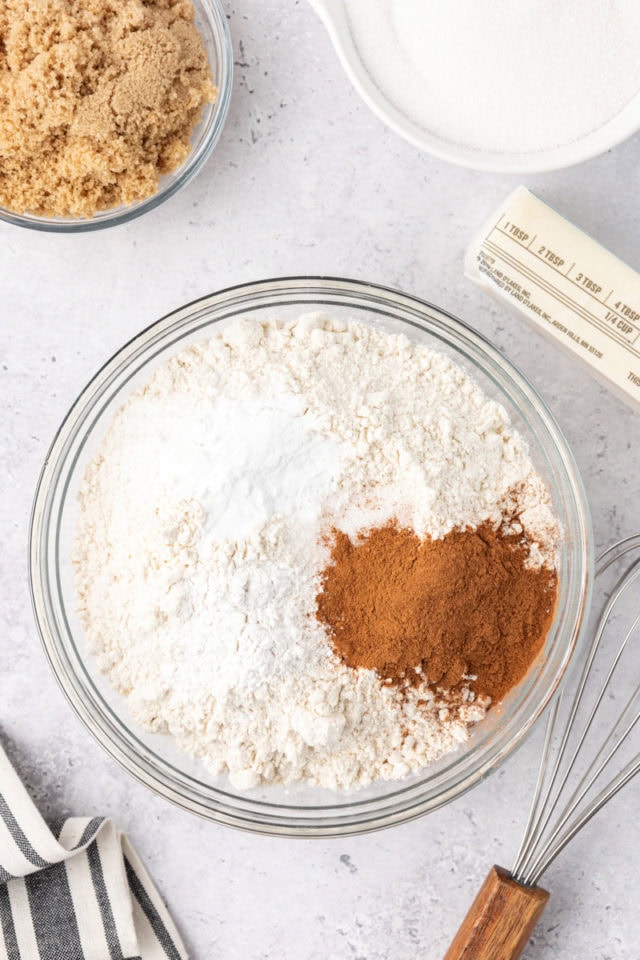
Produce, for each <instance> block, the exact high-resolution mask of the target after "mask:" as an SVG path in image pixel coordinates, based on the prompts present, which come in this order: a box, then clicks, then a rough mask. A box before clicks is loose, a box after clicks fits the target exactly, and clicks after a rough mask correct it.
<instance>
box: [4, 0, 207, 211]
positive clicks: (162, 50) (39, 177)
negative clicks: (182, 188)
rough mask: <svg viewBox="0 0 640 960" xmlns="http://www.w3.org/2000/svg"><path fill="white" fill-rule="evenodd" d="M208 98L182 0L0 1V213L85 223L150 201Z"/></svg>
mask: <svg viewBox="0 0 640 960" xmlns="http://www.w3.org/2000/svg"><path fill="white" fill-rule="evenodd" d="M215 96H216V90H215V88H214V86H213V84H212V80H211V71H210V68H209V62H208V58H207V53H206V50H205V46H204V42H203V39H202V36H201V35H200V33H199V31H198V29H197V27H196V26H195V23H194V9H193V5H192V3H191V0H2V2H0V206H4V207H6V208H8V209H10V210H13V211H15V212H17V213H25V212H29V213H33V214H36V215H38V216H60V217H78V216H84V217H91V216H92V215H94V214H95V213H96V212H97V211H99V210H105V209H110V208H112V207H117V206H119V205H120V204H131V203H133V202H135V201H138V200H141V199H144V198H146V197H149V196H151V195H152V194H154V193H156V192H157V190H158V187H159V182H160V177H161V176H162V175H163V174H166V173H169V172H171V171H172V170H175V169H176V168H177V167H178V166H180V164H181V163H182V162H183V161H184V160H185V158H186V157H187V155H188V153H189V151H190V137H191V133H192V131H193V128H194V127H195V125H196V124H197V122H198V120H199V118H200V116H201V113H202V109H203V106H204V104H205V103H207V102H212V101H213V100H214V99H215Z"/></svg>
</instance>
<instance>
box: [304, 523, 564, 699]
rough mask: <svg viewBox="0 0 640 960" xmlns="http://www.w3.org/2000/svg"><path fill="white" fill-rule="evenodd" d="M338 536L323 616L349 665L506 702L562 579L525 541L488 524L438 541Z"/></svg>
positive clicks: (538, 642)
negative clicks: (533, 559) (532, 556)
mask: <svg viewBox="0 0 640 960" xmlns="http://www.w3.org/2000/svg"><path fill="white" fill-rule="evenodd" d="M334 535H335V542H334V545H333V550H332V554H331V563H330V564H329V566H327V568H326V569H325V570H324V572H323V575H322V592H321V593H320V594H319V595H318V597H317V601H316V602H317V612H316V615H317V617H318V619H319V620H320V621H321V622H322V623H323V624H325V625H326V626H327V628H328V630H329V633H330V636H331V638H332V640H333V643H334V646H335V649H336V652H337V653H338V655H339V656H340V657H341V659H342V660H343V662H344V663H346V664H347V665H348V666H351V667H365V668H368V669H373V670H376V671H377V672H378V673H379V675H380V676H381V678H383V679H385V680H391V681H392V682H394V683H398V684H406V683H407V682H408V683H410V684H412V685H413V684H418V683H422V682H428V683H429V684H431V685H433V686H434V687H437V688H440V689H442V690H447V691H452V690H457V689H461V688H462V687H464V686H468V687H470V688H471V689H472V690H473V692H474V693H475V694H477V695H479V696H482V697H485V696H489V697H491V699H492V700H493V701H499V700H501V699H502V698H503V697H504V696H505V694H506V693H508V691H509V690H510V689H511V688H512V687H514V686H515V685H516V684H517V683H518V682H519V681H520V680H521V679H522V678H523V677H524V675H525V674H526V672H527V670H528V669H529V667H530V666H531V664H532V663H533V661H534V660H535V659H536V657H537V655H538V654H539V652H540V651H541V649H542V647H543V644H544V640H545V637H546V635H547V633H548V631H549V627H550V625H551V621H552V618H553V613H554V608H555V601H556V593H557V578H556V574H555V572H554V571H552V570H549V569H547V568H546V567H533V566H531V565H529V564H527V558H528V555H529V550H528V547H527V545H526V544H523V543H522V542H520V541H519V538H518V537H516V536H514V535H508V534H505V533H503V532H501V531H499V530H495V529H493V527H492V526H491V524H488V523H485V524H483V525H481V526H479V527H478V528H476V529H475V530H463V531H459V530H458V531H453V532H451V533H449V534H447V535H446V536H445V537H443V538H442V539H440V540H432V539H430V538H426V539H424V540H421V539H419V538H418V537H417V536H416V534H415V533H413V532H412V531H411V530H406V529H399V528H398V527H397V526H396V525H393V524H389V525H387V526H385V527H381V528H379V529H376V530H373V531H371V532H369V533H368V534H367V535H366V536H363V537H361V538H360V539H358V540H357V541H356V542H355V543H353V542H352V541H351V540H350V539H349V537H348V536H346V534H344V533H342V532H340V531H334ZM470 676H473V677H475V678H476V679H475V680H473V681H469V679H468V678H469V677H470Z"/></svg>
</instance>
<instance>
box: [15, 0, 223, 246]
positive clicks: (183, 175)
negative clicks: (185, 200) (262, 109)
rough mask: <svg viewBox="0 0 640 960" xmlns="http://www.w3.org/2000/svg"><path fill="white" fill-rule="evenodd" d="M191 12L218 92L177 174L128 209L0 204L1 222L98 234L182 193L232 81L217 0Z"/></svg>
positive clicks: (198, 0) (206, 149) (214, 130)
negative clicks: (69, 214)
mask: <svg viewBox="0 0 640 960" xmlns="http://www.w3.org/2000/svg"><path fill="white" fill-rule="evenodd" d="M193 6H194V8H195V14H196V19H195V22H196V26H197V27H198V29H199V30H200V33H201V34H202V37H203V39H204V45H205V48H206V51H207V56H208V57H209V64H210V66H211V74H212V76H213V83H214V85H215V86H216V87H217V88H218V96H217V98H216V101H215V103H208V104H205V106H204V109H203V111H202V117H201V119H200V122H199V123H198V125H197V126H196V127H195V129H194V131H193V133H192V135H191V152H190V153H189V156H188V157H187V158H186V160H185V161H184V163H182V164H181V165H180V166H179V167H178V169H177V170H174V171H173V173H168V174H166V175H165V176H163V177H162V178H161V180H160V186H159V188H158V191H157V192H156V193H154V194H153V196H151V197H147V198H146V199H145V200H139V201H138V202H137V203H132V204H130V205H129V206H119V207H113V208H112V209H111V210H100V211H99V212H98V213H96V214H95V216H93V217H76V218H69V219H65V218H63V217H38V216H35V215H34V214H30V213H24V214H19V213H14V212H13V211H12V210H8V209H7V208H6V207H2V206H0V220H6V222H7V223H12V224H14V225H16V226H18V227H30V228H31V229H32V230H42V231H49V232H52V233H82V232H87V231H89V230H101V229H102V228H103V227H114V226H116V225H117V224H119V223H128V222H129V221H130V220H135V218H136V217H140V216H142V214H143V213H147V212H148V211H149V210H154V209H155V208H156V207H158V206H159V205H160V204H161V203H164V201H165V200H168V199H169V197H172V196H173V195H174V193H177V192H178V190H182V188H183V187H185V186H186V185H187V184H188V183H189V182H190V181H191V180H193V178H194V177H195V176H196V174H197V173H199V172H200V170H201V169H202V167H203V166H204V164H205V163H206V161H207V160H208V158H209V156H210V155H211V152H212V151H213V148H214V147H215V145H216V143H217V142H218V140H219V138H220V134H221V133H222V128H223V127H224V123H225V120H226V118H227V113H228V112H229V103H230V102H231V87H232V81H233V47H232V46H231V36H230V34H229V24H228V22H227V18H226V16H225V13H224V10H223V9H222V6H221V4H220V0H193Z"/></svg>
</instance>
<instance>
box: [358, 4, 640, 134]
mask: <svg viewBox="0 0 640 960" xmlns="http://www.w3.org/2000/svg"><path fill="white" fill-rule="evenodd" d="M345 6H346V9H347V15H348V17H349V20H350V23H351V29H352V34H353V37H354V40H355V44H356V47H357V48H358V51H359V53H360V56H361V57H362V60H363V62H364V64H365V66H366V68H367V70H368V72H369V73H370V75H371V77H372V79H373V80H374V82H375V83H376V85H377V86H378V87H379V88H380V90H381V91H382V93H383V94H384V95H385V96H386V98H387V99H388V100H389V101H390V102H391V103H392V104H393V105H394V106H395V107H396V108H397V109H398V110H400V112H401V113H404V114H405V116H407V117H408V118H409V119H410V120H412V121H413V122H414V123H417V124H418V126H420V127H422V128H423V129H425V130H428V131H430V132H431V133H434V134H436V135H437V136H439V137H442V138H444V139H445V140H449V141H451V142H453V143H459V144H463V145H465V146H468V147H472V148H475V149H477V150H496V151H500V152H504V153H520V152H535V151H539V150H546V149H549V148H552V147H556V146H560V145H562V144H566V143H571V142H573V141H574V140H578V139H580V138H581V137H584V136H585V135H586V134H588V133H591V132H592V131H593V130H596V129H598V128H599V127H601V126H602V125H603V124H605V123H606V122H607V121H608V120H611V119H612V118H613V117H614V116H616V114H618V113H619V112H620V111H621V110H622V108H623V107H625V106H626V105H627V104H628V103H629V102H630V100H631V99H632V98H633V97H634V96H635V95H636V94H637V93H638V92H639V91H640V56H639V51H640V3H639V2H638V0H581V2H579V3H576V2H573V3H566V2H565V3H556V2H555V0H518V2H517V3H514V0H490V2H488V3H482V2H480V0H345Z"/></svg>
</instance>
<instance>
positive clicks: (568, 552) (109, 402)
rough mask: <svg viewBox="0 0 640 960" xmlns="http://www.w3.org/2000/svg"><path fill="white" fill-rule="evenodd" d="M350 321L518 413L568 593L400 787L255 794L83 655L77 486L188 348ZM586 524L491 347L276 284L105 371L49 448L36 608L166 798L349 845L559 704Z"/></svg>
mask: <svg viewBox="0 0 640 960" xmlns="http://www.w3.org/2000/svg"><path fill="white" fill-rule="evenodd" d="M317 310H322V311H325V312H326V313H327V314H328V315H330V316H333V317H336V318H337V319H341V320H346V319H349V318H353V319H356V320H359V321H362V322H365V323H369V324H372V325H374V326H376V327H378V328H382V329H383V330H386V331H388V332H390V333H404V334H406V336H408V337H409V338H410V339H412V340H414V341H416V342H418V343H422V344H426V345H428V346H429V347H432V348H433V349H435V350H438V351H440V352H442V353H446V354H448V355H449V356H451V357H452V359H454V360H455V361H456V363H458V364H460V365H461V366H462V367H464V368H466V369H467V371H469V373H470V374H471V375H472V376H473V378H474V379H475V380H476V382H477V383H478V384H479V385H480V386H481V387H482V389H483V390H484V391H485V392H486V394H487V395H488V396H490V397H493V398H494V399H496V400H498V401H499V402H500V403H501V404H502V405H503V406H504V407H505V408H506V410H507V412H508V414H509V416H510V417H511V420H512V423H513V426H514V427H515V428H516V429H518V430H519V431H520V433H521V435H522V436H523V437H524V438H525V439H526V441H527V443H528V445H529V453H530V456H531V459H532V461H533V463H534V465H535V467H536V468H537V470H538V471H539V473H540V475H541V476H542V478H543V479H544V481H545V483H546V484H547V488H548V490H549V493H550V495H551V498H552V501H553V507H554V510H555V512H556V515H557V517H558V519H559V520H560V522H561V523H562V527H563V532H564V536H563V540H562V544H561V547H560V559H559V570H558V575H559V598H558V604H557V611H556V614H555V618H554V622H553V624H552V627H551V630H550V632H549V635H548V637H547V640H546V646H545V655H544V657H541V658H540V660H539V662H538V663H536V664H535V665H534V667H533V668H532V669H531V670H530V671H529V673H528V675H527V677H526V678H525V679H524V681H523V682H522V683H521V684H520V685H519V686H518V687H517V688H516V689H515V690H513V691H511V693H510V694H509V696H508V697H507V698H506V699H505V701H504V702H503V703H502V704H499V705H497V706H496V707H495V708H494V709H493V710H491V711H490V712H489V714H488V716H487V718H486V719H485V720H484V721H483V722H482V723H481V724H478V725H477V726H476V727H475V728H474V729H473V731H472V734H471V738H470V740H469V741H468V742H467V743H465V744H463V745H462V746H461V747H460V749H459V750H457V751H456V752H455V753H452V754H449V755H447V756H445V757H443V758H442V759H441V760H440V761H439V762H437V763H435V764H432V765H431V766H429V767H426V768H425V769H423V770H421V771H419V772H418V773H416V774H414V775H413V776H411V777H409V778H407V779H406V780H402V781H392V782H376V783H374V784H373V785H371V786H370V787H367V788H364V789H361V790H356V791H352V792H349V793H347V792H344V793H340V792H332V791H329V790H325V789H321V788H316V787H309V786H302V785H300V786H292V787H280V786H270V787H265V788H259V789H255V790H251V791H247V792H242V791H239V790H237V789H234V788H233V787H232V786H231V785H230V783H229V782H228V780H227V779H226V778H225V777H214V776H213V775H211V774H209V773H208V772H207V770H206V768H205V767H204V766H203V765H202V764H201V763H198V762H196V761H194V760H192V759H191V758H190V757H188V756H186V754H184V753H182V752H181V751H180V750H179V749H178V748H177V747H176V745H175V743H174V741H173V739H172V738H171V737H169V736H167V735H164V734H151V733H148V732H146V731H144V730H142V729H141V728H139V727H138V726H137V725H136V724H135V723H134V722H133V720H132V719H131V717H130V715H129V713H128V710H127V707H126V704H125V701H124V699H123V698H122V697H121V696H120V695H119V694H117V693H115V692H114V691H113V689H112V688H111V687H110V685H109V684H108V682H107V681H106V680H105V678H104V677H103V676H102V675H101V674H100V672H99V671H98V669H97V668H96V665H95V663H94V661H93V659H92V658H91V657H90V656H88V655H87V653H86V651H85V643H84V636H83V630H82V627H81V625H80V622H79V619H78V616H77V613H76V594H75V584H74V577H73V569H72V564H71V560H70V557H71V550H72V544H73V536H74V530H75V525H76V520H77V509H78V508H77V497H76V494H77V491H78V486H79V483H80V481H81V479H82V476H83V473H84V470H85V467H86V465H87V463H88V461H89V460H90V459H91V458H92V457H93V456H94V454H95V452H96V449H97V447H98V445H99V443H100V441H101V439H102V437H103V436H104V434H105V431H106V430H107V428H108V427H109V425H110V423H111V420H112V417H113V415H114V413H115V412H116V410H117V409H119V407H120V406H121V405H122V404H123V402H124V401H125V400H126V398H127V396H128V395H129V394H130V392H131V391H132V390H133V389H135V388H136V387H137V386H139V385H140V384H141V383H144V382H145V381H146V380H147V379H148V378H149V377H150V376H151V374H152V371H153V370H154V369H155V367H156V366H157V365H158V364H159V363H162V362H163V361H165V360H166V359H167V358H168V357H170V356H172V355H174V354H175V353H177V352H178V351H180V350H182V349H184V348H185V347H186V346H187V345H188V344H190V343H193V342H195V341H198V340H202V339H206V338H208V337H211V336H212V335H214V334H215V333H216V332H217V331H218V330H219V329H220V326H222V325H224V324H227V323H229V322H230V321H232V320H233V319H234V318H235V317H238V316H240V315H250V316H253V317H257V318H265V319H266V318H268V317H279V318H283V319H289V318H293V317H296V316H298V315H299V314H301V313H304V312H308V311H317ZM590 529H591V528H590V519H589V511H588V508H587V503H586V500H585V494H584V490H583V487H582V483H581V480H580V477H579V474H578V471H577V468H576V465H575V462H574V460H573V457H572V455H571V452H570V450H569V448H568V446H567V443H566V441H565V439H564V437H563V436H562V433H561V432H560V429H559V428H558V425H557V424H556V422H555V420H554V418H553V416H552V415H551V413H550V412H549V410H548V409H547V407H546V406H545V404H544V402H543V401H542V400H541V398H540V397H539V396H538V394H537V393H536V392H535V390H534V389H533V388H532V387H531V385H530V384H529V383H528V382H527V380H526V379H525V378H524V377H523V375H522V374H521V373H519V371H518V370H516V369H515V367H513V366H512V364H510V363H509V361H508V360H506V359H505V358H504V357H503V356H502V355H501V354H500V353H499V351H498V350H497V349H496V348H495V347H493V346H492V345H491V344H490V343H489V342H488V341H487V340H485V339H484V338H483V337H481V336H480V335H479V334H478V333H476V332H475V331H474V330H472V329H471V328H470V327H468V326H466V325H465V324H463V323H462V322H461V321H460V320H456V319H455V318H454V317H452V316H450V315H449V314H447V313H445V312H444V311H442V310H439V309H437V308H436V307H433V306H431V305H430V304H428V303H425V302H424V301H422V300H418V299H416V298H415V297H410V296H407V295H405V294H403V293H400V292H397V291H395V290H389V289H386V288H383V287H379V286H376V285H373V284H368V283H360V282H355V281H351V280H338V279H327V278H305V277H302V278H295V279H279V280H266V281H263V282H260V283H253V284H246V285H243V286H239V287H233V288H231V289H229V290H223V291H221V292H219V293H215V294H212V295H211V296H208V297H205V298H203V299H202V300H197V301H196V302H194V303H192V304H189V305H187V306H185V307H182V308H180V309H179V310H176V311H174V312H173V313H171V314H170V315H169V316H167V317H165V318H164V319H162V320H159V321H158V322H157V323H154V324H153V325H152V326H150V327H148V328H147V329H146V330H144V331H143V332H142V333H140V334H139V335H138V336H137V337H135V338H134V339H133V340H132V341H131V342H130V343H128V344H127V345H126V346H125V347H123V348H122V349H121V350H119V351H118V353H117V354H116V355H115V356H114V357H113V358H112V359H111V360H109V362H108V363H107V364H106V365H105V366H104V367H103V368H102V370H101V371H100V372H99V373H98V374H96V376H95V377H94V378H93V380H92V381H91V382H90V383H89V385H88V386H87V387H86V388H85V389H84V390H83V392H82V393H81V395H80V396H79V398H78V399H77V401H76V402H75V404H74V405H73V407H72V408H71V410H70V412H69V414H68V415H67V417H66V419H65V421H64V422H63V424H62V426H61V427H60V430H59V432H58V434H57V436H56V438H55V440H54V442H53V445H52V447H51V450H50V451H49V454H48V456H47V459H46V462H45V465H44V468H43V471H42V475H41V477H40V481H39V484H38V489H37V492H36V497H35V503H34V509H33V516H32V524H31V542H30V552H31V560H30V569H31V589H32V597H33V603H34V608H35V613H36V618H37V621H38V626H39V629H40V633H41V636H42V639H43V642H44V646H45V650H46V653H47V656H48V658H49V661H50V663H51V666H52V667H53V670H54V672H55V674H56V676H57V678H58V680H59V682H60V684H61V686H62V688H63V690H64V692H65V693H66V695H67V697H68V699H69V701H70V702H71V704H72V706H73V707H74V709H75V710H76V712H77V713H78V715H79V716H80V718H81V719H82V720H83V722H84V723H85V724H86V726H87V727H88V728H89V730H90V731H91V732H92V733H93V734H94V736H95V737H96V739H97V740H98V741H99V742H100V743H101V744H102V746H103V747H104V748H105V749H106V750H107V752H108V753H110V754H111V756H112V757H114V758H115V759H116V760H117V761H118V762H119V763H120V764H122V766H123V767H124V768H125V769H126V770H128V771H129V772H130V773H132V774H133V775H134V776H136V777H137V778H138V779H139V780H140V781H142V782H143V783H145V784H146V785H147V786H149V787H151V788H152V789H153V790H155V791H156V792H157V793H159V794H160V795H161V796H163V797H166V798H167V799H169V800H172V801H173V802H175V803H177V804H178V805H180V806H181V807H184V808H185V809H187V810H191V811H193V812H194V813H198V814H200V815H201V816H204V817H206V818H208V819H210V820H215V821H217V822H219V823H225V824H229V825H231V826H235V827H240V828H243V829H246V830H252V831H255V832H259V833H267V834H273V835H284V836H307V837H309V836H331V835H335V836H337V835H346V834H353V833H359V832H364V831H367V830H373V829H376V828H379V827H384V826H389V825H391V824H395V823H401V822H403V821H406V820H409V819H411V818H413V817H417V816H419V815H420V814H423V813H425V812H426V811H429V810H434V809H435V808H436V807H439V806H442V805H443V804H445V803H448V802H449V801H450V800H453V799H454V797H457V796H459V795H460V794H461V793H462V792H463V791H465V790H468V789H469V788H470V787H472V786H473V785H474V784H476V783H478V781H480V780H481V779H482V778H483V777H485V776H487V774H489V773H490V772H491V771H492V770H494V769H495V768H496V767H497V766H498V764H500V763H501V762H502V761H503V760H504V759H505V757H507V756H508V755H509V754H510V753H511V752H512V751H513V750H514V748H515V747H516V746H517V745H518V744H519V743H521V742H522V740H523V738H524V736H525V735H526V734H527V732H528V731H529V730H530V729H531V727H532V726H533V724H534V723H535V721H536V720H537V719H538V717H539V716H540V714H541V713H542V711H543V710H544V708H545V706H546V705H547V703H548V702H549V700H550V698H551V696H552V694H553V692H554V691H555V689H556V687H557V685H558V683H559V682H560V679H561V677H562V675H563V673H564V671H565V668H566V666H567V663H568V662H569V659H570V657H571V654H572V652H573V650H574V647H575V645H576V642H577V639H578V636H579V634H580V632H581V629H582V624H583V620H584V616H585V611H586V610H587V609H588V603H589V598H590V589H591V572H592V556H591V533H590Z"/></svg>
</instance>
